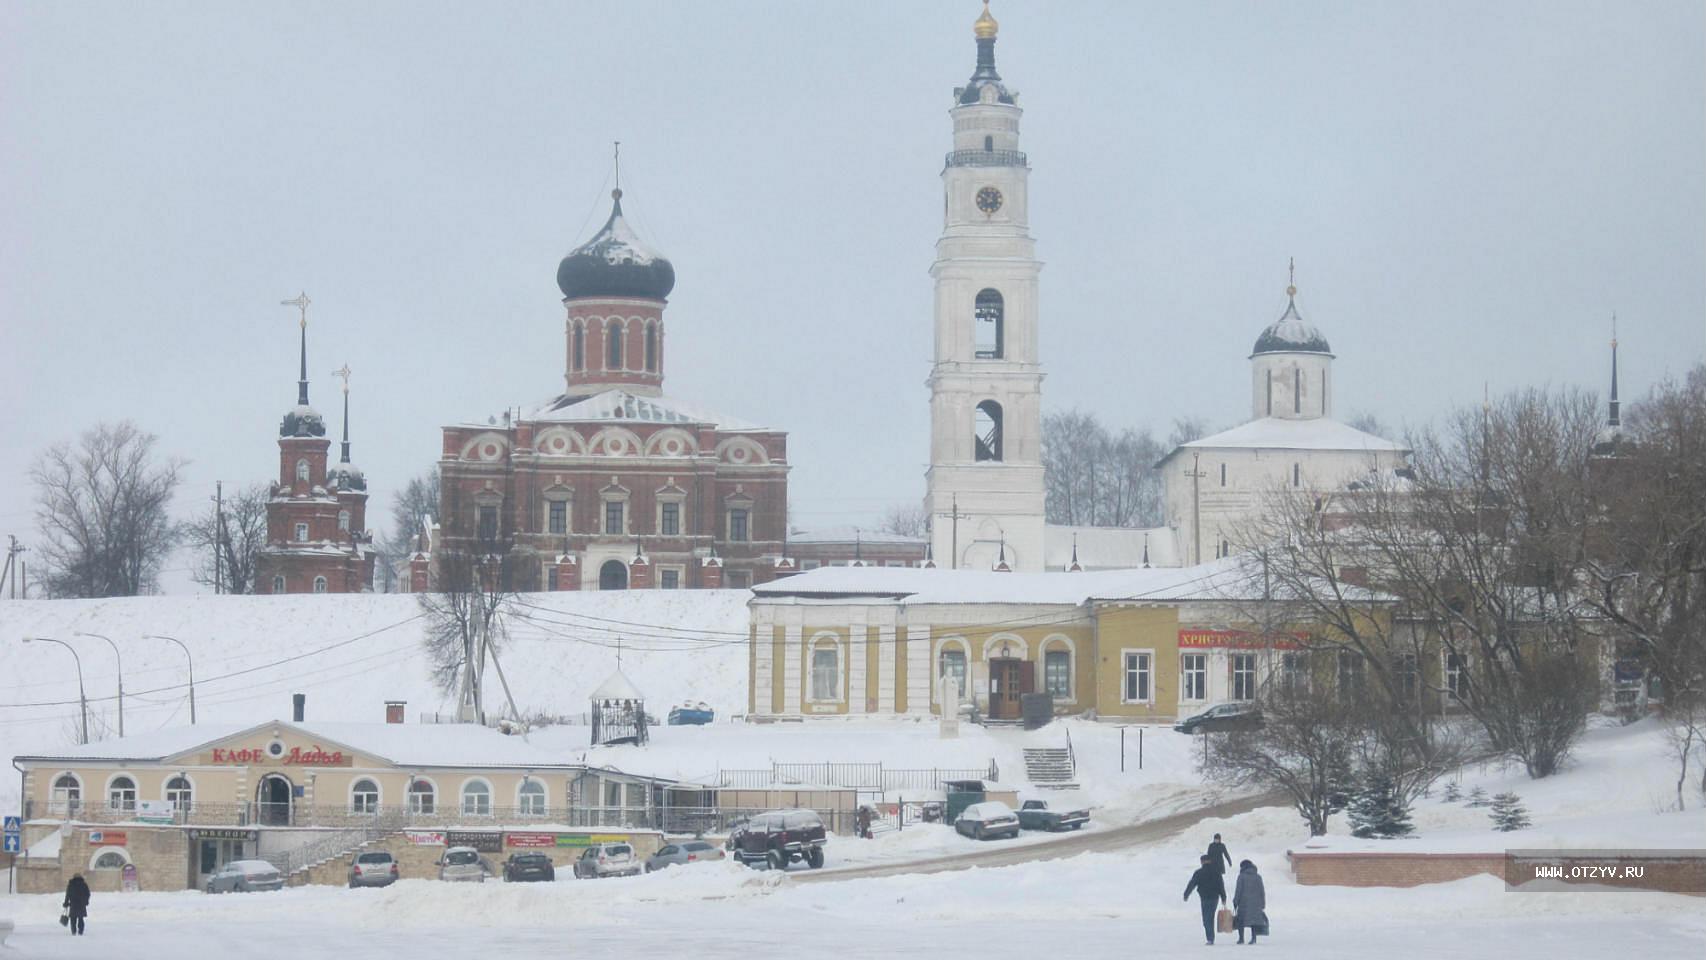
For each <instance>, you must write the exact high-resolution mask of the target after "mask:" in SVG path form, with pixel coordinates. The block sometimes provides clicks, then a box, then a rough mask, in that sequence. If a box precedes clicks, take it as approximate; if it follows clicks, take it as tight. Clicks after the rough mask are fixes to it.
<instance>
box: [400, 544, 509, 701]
mask: <svg viewBox="0 0 1706 960" xmlns="http://www.w3.org/2000/svg"><path fill="white" fill-rule="evenodd" d="M434 563H435V566H434V576H435V580H434V583H433V588H432V589H431V590H429V591H426V592H424V593H418V594H416V595H415V597H416V602H417V603H419V604H420V608H421V613H422V614H423V615H424V616H425V619H426V634H425V636H424V638H423V643H424V645H425V647H426V654H427V659H428V661H429V662H430V663H431V664H432V676H433V680H434V682H435V683H437V684H438V687H439V689H440V690H442V691H443V692H445V693H447V694H448V693H451V692H452V691H454V692H456V694H457V713H458V717H459V718H467V719H471V720H473V721H474V722H476V723H485V721H486V696H485V686H484V680H485V672H486V666H487V664H488V663H489V662H491V661H492V660H493V659H494V658H495V657H496V656H497V653H498V651H499V649H500V648H501V647H502V646H503V641H504V639H505V638H506V636H507V633H506V627H505V620H506V618H507V617H508V615H509V614H510V613H511V607H512V600H513V597H514V594H513V593H512V592H511V590H510V589H509V586H508V584H509V582H510V578H511V576H512V575H513V572H514V571H513V570H512V561H511V559H510V552H509V551H508V550H491V551H464V550H440V551H439V553H438V555H437V556H436V557H435V558H434Z"/></svg>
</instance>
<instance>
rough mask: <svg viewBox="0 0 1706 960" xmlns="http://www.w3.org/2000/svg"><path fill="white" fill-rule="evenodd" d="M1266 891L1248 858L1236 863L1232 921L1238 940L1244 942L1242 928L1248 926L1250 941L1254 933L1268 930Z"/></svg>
mask: <svg viewBox="0 0 1706 960" xmlns="http://www.w3.org/2000/svg"><path fill="white" fill-rule="evenodd" d="M1267 910H1268V891H1267V889H1266V888H1265V887H1263V886H1262V875H1261V874H1259V873H1257V872H1256V865H1255V864H1253V863H1251V862H1250V861H1248V860H1245V861H1244V862H1242V863H1240V864H1238V886H1237V887H1235V888H1234V889H1233V892H1232V923H1233V925H1234V926H1236V927H1237V928H1238V942H1239V943H1243V942H1244V928H1245V927H1249V928H1250V942H1251V943H1255V942H1256V935H1257V934H1259V933H1267V932H1268V913H1267Z"/></svg>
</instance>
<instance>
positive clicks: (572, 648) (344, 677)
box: [0, 590, 749, 811]
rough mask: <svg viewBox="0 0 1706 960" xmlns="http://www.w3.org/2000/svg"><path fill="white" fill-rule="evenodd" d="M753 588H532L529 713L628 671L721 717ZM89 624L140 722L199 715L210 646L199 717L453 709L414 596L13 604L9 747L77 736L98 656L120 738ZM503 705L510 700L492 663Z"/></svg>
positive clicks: (520, 699)
mask: <svg viewBox="0 0 1706 960" xmlns="http://www.w3.org/2000/svg"><path fill="white" fill-rule="evenodd" d="M748 597H749V594H748V593H747V592H746V591H744V590H718V591H708V590H692V591H687V590H682V591H663V590H650V591H643V592H642V591H624V592H610V593H600V592H586V593H544V594H524V595H522V596H521V597H519V598H518V600H517V606H516V612H515V614H514V615H513V616H511V617H510V619H509V621H508V623H509V634H510V637H509V640H508V643H507V645H506V646H505V647H504V648H503V650H502V653H501V663H502V667H503V673H504V675H505V677H507V679H508V681H509V685H510V689H511V690H512V691H513V693H514V696H515V700H516V704H517V706H518V707H519V708H520V709H521V710H522V711H523V712H532V711H543V712H548V713H557V714H578V713H581V712H583V711H585V710H586V709H587V698H588V695H589V694H591V692H592V690H593V689H594V688H595V687H597V686H598V684H599V683H600V682H602V681H603V680H604V678H605V677H606V676H608V675H609V674H610V672H611V670H613V669H614V668H615V666H616V657H617V647H618V641H620V648H621V657H622V667H623V670H624V671H625V672H626V673H627V674H628V676H629V677H631V678H632V679H633V681H634V683H635V684H637V685H638V686H639V688H640V689H641V691H642V692H643V693H645V694H646V696H647V698H648V702H649V703H650V705H651V707H652V709H653V710H655V711H658V712H660V713H661V712H665V711H667V710H668V709H669V707H670V706H672V705H674V704H677V703H680V702H681V701H683V700H703V701H705V702H706V703H709V704H710V705H711V706H712V707H714V708H715V709H716V710H717V713H718V715H719V717H724V716H728V715H729V714H730V713H734V712H739V711H743V710H744V709H745V706H746V694H747V691H746V674H747V653H746V639H745V638H746V636H747V611H746V601H747V598H748ZM78 632H82V633H88V634H104V635H105V636H108V637H111V638H112V639H113V640H114V641H115V642H116V643H117V644H118V646H119V649H120V650H121V651H122V655H123V658H124V686H125V711H124V712H125V718H124V719H125V732H126V733H129V734H133V735H134V734H137V733H143V732H146V731H150V730H157V729H160V728H162V727H169V726H180V725H183V724H187V723H188V722H189V697H188V688H187V686H186V685H185V680H186V672H185V666H186V665H185V658H184V653H183V651H182V650H180V649H179V648H178V647H177V646H176V645H174V644H172V643H170V642H168V641H165V640H154V639H146V636H147V635H150V634H157V635H162V636H170V637H176V638H177V639H179V640H181V641H183V642H184V643H185V644H186V645H187V646H188V647H189V648H190V650H191V651H193V653H194V655H195V673H196V716H197V720H198V721H199V722H202V723H207V722H214V721H218V722H250V723H259V722H263V721H265V720H268V719H272V718H275V717H280V718H285V719H288V718H289V716H290V695H291V694H292V693H305V694H307V696H308V706H307V715H308V716H309V717H310V718H311V719H315V720H322V721H365V722H370V723H377V722H379V721H381V720H383V719H384V701H385V700H405V701H407V702H408V716H409V720H410V722H414V720H415V717H416V715H417V714H418V713H419V712H421V711H427V712H443V713H448V712H450V711H451V709H452V707H453V706H454V703H453V698H451V699H450V700H448V701H447V699H446V698H445V697H444V696H443V695H442V694H441V693H440V692H439V691H438V690H437V688H436V687H435V686H434V685H433V683H432V679H431V677H430V675H429V664H428V661H427V659H426V657H425V655H424V654H423V652H422V650H421V641H422V636H423V634H424V621H423V620H422V618H421V617H420V608H419V605H418V603H417V602H416V599H415V598H414V597H413V596H411V595H407V594H359V595H319V596H312V595H310V596H276V597H275V596H205V595H204V596H180V597H125V598H115V599H106V600H34V601H5V602H0V759H6V760H9V759H10V758H11V757H13V756H16V755H18V754H21V753H33V752H39V751H43V750H47V749H51V748H53V747H55V746H62V745H65V744H69V743H75V742H76V736H77V723H78V706H77V673H76V670H75V669H74V665H73V662H72V659H71V655H70V654H69V653H67V652H66V651H65V650H64V649H63V648H61V647H58V646H57V645H54V644H43V643H29V644H26V643H22V642H20V641H21V638H23V637H26V636H32V637H52V638H54V639H58V640H64V641H66V642H68V643H70V644H72V645H73V646H74V647H75V648H76V649H77V652H78V655H79V657H80V658H81V661H82V664H83V681H84V689H85V692H86V694H87V696H88V698H89V717H90V719H89V728H90V737H91V739H101V738H106V737H111V736H116V735H117V730H118V711H117V704H116V700H115V699H114V695H115V693H116V691H117V678H118V672H117V669H116V665H115V662H114V657H113V651H112V648H111V647H109V646H108V645H107V644H106V643H105V642H104V641H102V640H100V639H96V638H94V637H80V636H76V634H77V633H78ZM487 679H488V681H489V683H488V690H489V693H488V697H489V698H491V699H488V704H498V703H501V702H502V700H501V697H502V688H501V687H500V686H499V684H498V682H497V675H496V672H495V671H491V670H488V671H487ZM17 792H18V783H17V780H16V779H15V778H12V777H6V778H0V809H4V810H6V811H11V810H12V809H13V808H14V807H15V806H16V805H17Z"/></svg>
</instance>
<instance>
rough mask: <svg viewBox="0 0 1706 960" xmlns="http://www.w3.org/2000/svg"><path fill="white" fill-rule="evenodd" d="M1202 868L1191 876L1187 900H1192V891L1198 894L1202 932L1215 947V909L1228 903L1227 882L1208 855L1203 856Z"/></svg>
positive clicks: (1186, 889) (1187, 889)
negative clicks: (1200, 905) (1200, 906)
mask: <svg viewBox="0 0 1706 960" xmlns="http://www.w3.org/2000/svg"><path fill="white" fill-rule="evenodd" d="M1201 859H1202V866H1200V867H1198V868H1197V871H1196V872H1195V873H1193V874H1191V882H1190V883H1187V884H1185V899H1186V900H1187V901H1188V900H1190V899H1191V891H1192V890H1195V891H1196V892H1197V897H1198V898H1199V899H1201V900H1202V932H1203V936H1205V937H1207V938H1208V945H1209V946H1211V947H1212V946H1214V909H1215V907H1216V906H1217V905H1219V904H1223V903H1225V902H1226V882H1225V881H1224V880H1222V879H1221V871H1220V870H1218V869H1216V867H1217V866H1218V865H1217V864H1214V863H1212V862H1210V860H1209V858H1208V854H1206V853H1205V854H1203V855H1202V858H1201Z"/></svg>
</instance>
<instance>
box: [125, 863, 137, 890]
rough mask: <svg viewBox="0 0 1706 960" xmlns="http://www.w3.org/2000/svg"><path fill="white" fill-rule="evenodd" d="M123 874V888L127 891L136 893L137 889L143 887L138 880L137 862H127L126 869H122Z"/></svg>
mask: <svg viewBox="0 0 1706 960" xmlns="http://www.w3.org/2000/svg"><path fill="white" fill-rule="evenodd" d="M122 875H123V880H122V884H123V889H124V892H125V893H135V892H136V891H138V890H140V889H142V885H141V884H140V883H138V882H137V880H136V864H134V863H127V864H125V865H124V870H123V871H122Z"/></svg>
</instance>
